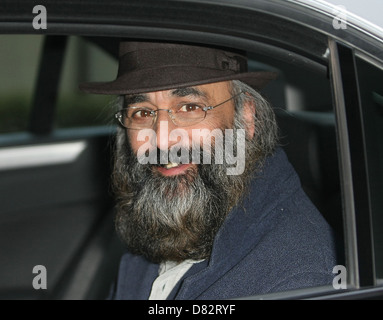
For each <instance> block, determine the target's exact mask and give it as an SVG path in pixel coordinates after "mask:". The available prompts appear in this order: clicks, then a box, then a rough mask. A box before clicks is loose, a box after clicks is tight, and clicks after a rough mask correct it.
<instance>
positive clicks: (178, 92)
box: [170, 87, 208, 99]
mask: <svg viewBox="0 0 383 320" xmlns="http://www.w3.org/2000/svg"><path fill="white" fill-rule="evenodd" d="M170 94H171V95H172V96H176V97H187V96H193V97H196V98H201V97H202V98H205V99H206V98H208V95H207V94H206V92H204V91H202V90H199V89H197V88H195V87H186V88H178V89H175V90H173V91H172V92H171V93H170Z"/></svg>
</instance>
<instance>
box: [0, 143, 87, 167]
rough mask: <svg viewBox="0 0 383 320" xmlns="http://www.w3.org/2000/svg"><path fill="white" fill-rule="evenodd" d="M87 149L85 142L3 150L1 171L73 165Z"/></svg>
mask: <svg viewBox="0 0 383 320" xmlns="http://www.w3.org/2000/svg"><path fill="white" fill-rule="evenodd" d="M85 148H86V142H85V141H78V142H70V143H56V144H45V145H36V146H27V147H26V146H23V147H9V148H1V149H0V170H9V169H23V168H30V167H38V166H43V165H54V164H64V163H71V162H73V161H74V160H76V159H77V158H78V157H79V156H80V154H81V153H82V152H83V151H84V150H85Z"/></svg>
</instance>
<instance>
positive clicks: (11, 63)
mask: <svg viewBox="0 0 383 320" xmlns="http://www.w3.org/2000/svg"><path fill="white" fill-rule="evenodd" d="M42 42H43V36H38V35H29V36H25V35H0V46H1V50H0V70H1V72H0V95H1V99H0V134H1V133H11V132H20V131H26V130H27V128H28V124H29V122H28V119H29V112H30V109H31V107H32V99H33V90H34V87H35V81H36V75H37V70H38V64H39V56H40V51H41V48H42Z"/></svg>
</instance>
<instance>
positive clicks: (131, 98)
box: [124, 93, 150, 106]
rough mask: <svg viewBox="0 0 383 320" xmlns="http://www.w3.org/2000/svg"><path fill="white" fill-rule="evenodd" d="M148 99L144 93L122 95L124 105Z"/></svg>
mask: <svg viewBox="0 0 383 320" xmlns="http://www.w3.org/2000/svg"><path fill="white" fill-rule="evenodd" d="M149 100H150V99H149V96H148V95H147V94H145V93H140V94H127V95H125V96H124V104H125V106H127V105H130V104H135V103H140V102H148V101H149Z"/></svg>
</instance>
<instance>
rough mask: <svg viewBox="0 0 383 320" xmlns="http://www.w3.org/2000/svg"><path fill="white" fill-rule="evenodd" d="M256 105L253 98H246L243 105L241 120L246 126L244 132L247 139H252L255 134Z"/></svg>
mask: <svg viewBox="0 0 383 320" xmlns="http://www.w3.org/2000/svg"><path fill="white" fill-rule="evenodd" d="M255 112H256V106H255V102H254V100H253V99H249V100H246V101H245V103H244V105H243V120H244V122H245V126H246V133H247V135H248V138H249V139H252V138H253V137H254V134H255V122H254V115H255Z"/></svg>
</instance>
